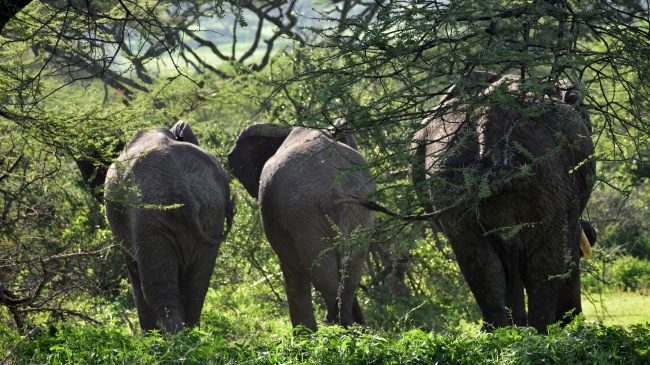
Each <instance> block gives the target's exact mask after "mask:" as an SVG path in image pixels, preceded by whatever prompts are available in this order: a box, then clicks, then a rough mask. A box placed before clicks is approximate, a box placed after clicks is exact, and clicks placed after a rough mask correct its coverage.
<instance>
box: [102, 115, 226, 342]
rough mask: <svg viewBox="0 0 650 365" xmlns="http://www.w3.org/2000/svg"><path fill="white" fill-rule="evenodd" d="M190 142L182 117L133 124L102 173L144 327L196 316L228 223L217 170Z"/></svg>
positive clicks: (189, 322)
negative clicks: (168, 122) (165, 123)
mask: <svg viewBox="0 0 650 365" xmlns="http://www.w3.org/2000/svg"><path fill="white" fill-rule="evenodd" d="M196 143H197V142H196V137H195V136H194V134H193V133H192V129H191V128H190V126H189V125H188V124H187V123H184V122H178V123H177V124H176V125H175V126H174V127H173V128H172V131H170V130H168V129H164V128H158V129H155V130H152V131H143V132H138V133H136V134H135V135H134V136H133V138H132V139H131V141H130V142H129V143H128V145H127V146H126V149H125V151H124V152H123V153H122V155H120V157H119V158H118V159H117V161H116V162H115V163H114V164H113V165H112V166H111V167H110V169H109V171H108V174H107V178H106V188H105V204H106V217H107V219H108V222H109V225H110V227H111V230H112V232H113V235H114V236H115V238H116V240H117V241H118V242H119V243H121V244H122V246H123V252H124V257H125V260H126V263H127V268H128V270H129V276H130V279H131V284H132V285H133V296H134V299H135V303H136V306H137V309H138V317H139V320H140V327H141V328H142V330H144V331H148V330H153V329H163V330H165V331H167V332H170V333H176V332H178V331H180V330H181V329H183V327H184V326H189V327H192V326H195V325H197V324H198V323H199V318H200V316H201V310H202V308H203V301H204V299H205V295H206V293H207V290H208V287H209V283H210V278H211V276H212V272H213V269H214V264H215V260H216V258H217V253H218V250H219V246H220V244H221V242H222V241H223V240H224V239H225V238H226V236H227V234H228V231H229V229H230V227H231V225H232V215H233V209H232V203H231V201H230V188H229V186H228V179H227V178H226V175H225V172H224V170H223V168H222V167H221V164H220V163H219V161H218V160H217V158H216V157H215V156H214V155H212V154H211V153H209V152H208V151H206V150H204V149H202V148H201V147H199V146H198V145H196Z"/></svg>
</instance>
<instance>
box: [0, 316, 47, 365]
mask: <svg viewBox="0 0 650 365" xmlns="http://www.w3.org/2000/svg"><path fill="white" fill-rule="evenodd" d="M41 327H43V324H39V325H37V326H36V327H34V328H32V329H31V331H29V332H27V334H26V335H25V337H23V338H21V339H20V341H18V342H16V344H15V345H14V347H12V348H11V350H9V353H7V356H6V357H5V358H4V360H2V362H0V365H4V364H6V363H7V360H9V358H10V357H11V355H12V353H13V352H14V350H16V347H18V345H20V344H21V343H23V342H24V341H25V340H27V339H28V338H29V336H31V335H33V334H34V333H35V332H36V331H37V330H38V329H40V328H41Z"/></svg>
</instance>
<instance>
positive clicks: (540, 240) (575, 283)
mask: <svg viewBox="0 0 650 365" xmlns="http://www.w3.org/2000/svg"><path fill="white" fill-rule="evenodd" d="M567 85H569V83H566V82H561V83H560V84H559V86H557V87H549V85H541V86H540V88H544V87H546V88H547V89H548V90H547V91H545V92H544V94H543V95H541V96H537V97H536V96H535V93H534V92H533V91H526V90H524V89H525V88H526V87H529V85H528V84H525V82H524V81H523V80H521V79H520V78H519V77H516V76H511V75H506V76H503V77H500V78H499V77H497V76H496V75H494V74H491V73H487V72H472V73H470V74H469V75H468V77H467V80H464V82H463V84H462V87H466V89H465V90H463V89H462V87H461V86H460V85H456V86H453V87H452V88H451V89H450V90H449V93H448V95H447V97H446V98H445V99H443V101H442V102H441V103H440V104H439V105H438V106H437V107H435V108H434V109H433V111H432V113H431V114H430V116H429V117H427V118H425V119H424V120H423V127H422V128H420V129H419V130H418V131H416V132H415V133H414V136H413V142H412V144H411V148H412V149H411V151H412V155H413V160H412V163H411V178H412V182H413V184H414V185H415V187H416V192H417V196H418V198H419V200H420V203H421V205H422V206H423V207H424V209H425V210H426V211H427V212H429V213H430V214H435V217H436V218H435V221H436V222H437V224H438V226H439V227H440V228H441V230H442V231H443V232H444V234H445V235H446V237H447V239H448V241H449V243H450V244H451V246H452V249H453V251H454V254H455V256H456V259H457V261H458V264H459V267H460V269H461V272H462V274H463V276H464V278H465V280H466V282H467V283H468V285H469V287H470V290H471V291H472V293H473V295H474V297H475V299H476V301H477V304H478V306H479V308H480V310H481V313H482V318H483V329H484V330H485V331H491V330H492V329H494V328H497V327H504V326H507V325H509V324H522V323H524V324H528V325H530V326H532V327H534V328H536V329H537V330H538V331H539V332H540V333H546V331H547V326H548V325H550V324H552V323H555V322H556V321H557V320H559V319H562V318H563V315H564V313H566V312H567V311H572V314H570V315H569V319H570V317H571V315H575V314H577V312H579V311H580V308H581V306H580V276H579V270H578V264H579V257H580V256H579V255H580V253H579V252H580V248H579V247H580V244H579V241H580V236H581V232H582V229H581V223H580V216H581V215H582V212H583V210H584V209H585V207H586V205H587V202H588V200H589V197H590V195H591V189H592V182H593V177H594V176H595V163H594V161H593V160H592V159H591V157H592V156H593V154H594V144H593V142H592V141H591V138H590V129H589V126H588V124H589V119H588V116H587V115H586V113H585V112H584V110H583V108H582V107H581V104H580V103H581V96H580V93H579V92H578V91H577V90H575V88H569V87H567ZM528 90H533V89H532V88H531V89H528ZM549 90H551V91H552V92H549ZM461 91H465V92H466V93H467V94H466V95H469V96H470V97H475V98H476V99H477V101H478V102H477V103H475V105H476V106H471V105H468V104H467V103H466V102H463V100H461V99H460V98H459V97H458V96H459V95H460V92H461ZM472 93H473V94H472ZM504 94H511V97H510V98H508V99H506V98H503V95H504ZM473 104H474V103H473ZM524 288H525V291H526V293H527V295H528V308H527V309H528V315H527V319H526V313H525V310H524V306H525V304H524V302H523V300H524V298H523V291H524ZM509 310H514V312H519V313H509Z"/></svg>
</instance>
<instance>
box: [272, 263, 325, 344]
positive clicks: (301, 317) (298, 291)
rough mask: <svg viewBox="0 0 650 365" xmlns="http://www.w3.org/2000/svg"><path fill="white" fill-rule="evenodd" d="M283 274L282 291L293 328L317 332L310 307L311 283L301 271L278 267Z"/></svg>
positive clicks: (312, 309) (311, 307)
mask: <svg viewBox="0 0 650 365" xmlns="http://www.w3.org/2000/svg"><path fill="white" fill-rule="evenodd" d="M280 266H281V268H282V273H283V274H284V289H285V291H286V293H287V300H288V302H289V316H290V317H291V324H292V326H293V327H294V328H296V327H298V326H303V327H305V328H307V329H309V330H311V331H312V332H316V331H317V330H318V325H317V324H316V317H314V308H313V306H312V297H311V282H310V280H309V276H308V275H307V274H306V273H304V272H302V271H301V270H294V269H292V268H290V267H288V266H287V265H280Z"/></svg>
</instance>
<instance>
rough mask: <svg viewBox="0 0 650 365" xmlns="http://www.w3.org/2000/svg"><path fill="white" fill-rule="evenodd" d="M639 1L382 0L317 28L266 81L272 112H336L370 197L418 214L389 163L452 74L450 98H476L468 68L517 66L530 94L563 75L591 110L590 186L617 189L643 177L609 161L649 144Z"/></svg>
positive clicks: (648, 25) (645, 28)
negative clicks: (370, 180) (367, 177)
mask: <svg viewBox="0 0 650 365" xmlns="http://www.w3.org/2000/svg"><path fill="white" fill-rule="evenodd" d="M648 9H649V6H648V4H647V2H644V1H614V2H612V1H599V0H590V1H548V0H534V1H528V2H505V1H483V2H481V4H480V6H477V5H476V3H475V2H471V1H462V0H460V1H437V0H428V1H401V0H393V1H385V2H382V3H381V4H380V5H379V9H378V11H377V13H376V17H375V19H374V21H373V22H370V23H368V22H367V19H366V18H364V17H363V16H359V17H355V16H351V17H349V18H348V19H346V20H345V21H344V22H342V24H341V25H342V26H343V27H344V30H343V31H341V29H340V27H338V26H337V27H331V28H327V29H323V30H321V31H317V34H318V36H319V37H320V38H319V39H321V40H322V41H319V42H318V44H312V45H311V46H312V47H311V48H310V52H308V53H304V54H303V58H302V59H301V64H300V65H299V67H297V68H296V69H295V70H294V75H291V76H290V77H289V78H288V79H287V78H278V79H277V82H275V83H274V84H273V85H274V87H275V94H274V97H275V98H276V99H275V100H276V101H275V105H278V106H282V107H284V108H285V110H282V109H281V108H277V109H275V110H274V112H275V115H277V116H278V118H279V119H280V120H282V122H285V123H288V124H301V125H308V126H312V127H323V126H326V125H329V124H331V123H332V121H334V120H335V119H336V118H338V117H340V116H345V117H346V118H347V119H348V121H349V123H350V125H351V126H352V127H353V128H354V129H355V131H356V133H357V134H361V135H365V136H366V138H360V140H361V141H362V142H361V143H362V145H363V147H364V148H365V150H366V151H367V153H366V155H367V156H368V157H369V160H370V161H369V163H370V165H371V166H372V168H373V171H374V173H375V176H376V178H377V180H378V182H379V186H380V187H381V188H382V189H380V192H379V193H378V195H377V197H376V198H377V199H378V200H380V201H386V202H390V205H391V208H392V209H393V210H395V211H400V212H403V213H404V214H405V215H407V214H419V213H421V212H422V207H421V205H420V204H419V203H418V202H417V201H416V200H415V199H413V198H412V197H414V196H416V194H415V191H414V190H413V189H414V187H413V186H412V184H411V183H410V181H409V180H408V179H404V178H402V176H403V175H401V174H399V173H397V172H399V171H400V170H403V169H404V168H406V167H407V166H408V165H409V163H410V157H409V155H410V151H409V146H410V142H411V140H412V138H413V134H414V132H415V131H416V130H417V129H419V128H420V127H421V122H422V120H423V119H424V118H425V117H427V116H430V115H432V113H436V112H434V111H433V107H435V106H436V105H437V104H438V103H439V102H440V100H441V99H442V98H444V97H445V96H446V95H447V90H449V88H450V87H451V86H452V85H457V89H456V90H460V93H459V94H457V95H456V96H458V98H459V100H460V101H459V103H460V104H466V105H477V103H480V102H482V101H480V100H477V99H475V98H472V97H471V95H473V94H474V92H475V91H478V90H474V89H472V86H471V85H470V84H469V83H466V82H465V81H464V77H465V76H466V75H468V74H469V73H470V72H472V71H489V72H492V73H494V74H497V75H504V74H515V75H518V76H519V77H520V78H521V79H522V80H524V81H523V82H524V83H525V84H526V85H531V86H530V87H526V91H528V92H530V93H533V94H535V95H541V94H544V93H545V92H546V90H545V88H544V87H540V86H539V85H544V84H546V85H548V84H549V83H550V84H556V83H557V82H559V80H568V81H570V83H571V84H573V85H574V86H575V87H576V88H577V90H578V91H579V92H580V93H581V94H582V95H584V105H583V106H581V107H580V108H583V112H585V113H588V114H590V116H591V119H590V120H591V121H590V124H591V127H592V128H593V136H592V137H593V139H594V142H595V143H596V145H597V151H598V153H597V155H596V156H594V158H595V159H597V161H599V168H600V172H599V176H598V178H599V181H600V184H598V185H597V186H598V187H599V189H600V188H603V189H604V188H606V187H607V186H611V187H615V188H616V189H620V190H623V191H624V193H625V194H627V193H629V190H630V189H634V186H635V185H636V184H638V183H639V182H640V181H641V180H638V179H622V180H620V179H615V178H614V176H613V175H612V174H611V173H612V172H614V173H619V172H620V170H621V169H623V170H625V171H631V170H635V169H636V167H635V165H638V164H639V161H644V160H645V157H644V156H647V152H646V151H647V140H648V131H649V129H648V125H649V124H648V117H647V116H648V115H649V114H648V111H649V110H648V108H649V106H650V105H649V103H648V99H647V95H649V94H648V92H649V91H650V72H649V71H650V62H649V61H648V59H647V57H645V55H646V54H648V52H649V51H650V42H649V41H648V39H650V38H649V35H650V34H649V33H650V17H649V15H650V14H649V10H648ZM533 85H538V86H533ZM480 87H484V85H481V86H480ZM515 97H516V96H511V98H515ZM506 98H507V97H506ZM504 102H508V101H504ZM286 109H289V111H288V112H286ZM444 112H445V110H444V109H443V108H440V109H438V110H437V113H444ZM614 163H615V164H616V165H617V168H616V169H612V168H611V166H612V165H613V164H614ZM637 170H638V169H637ZM623 181H625V182H626V185H621V183H622V182H623ZM475 183H478V182H475ZM470 185H471V184H470ZM468 188H470V189H474V188H475V186H472V187H468ZM626 191H627V192H626ZM399 227H401V225H400V226H399ZM400 229H402V228H400Z"/></svg>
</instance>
